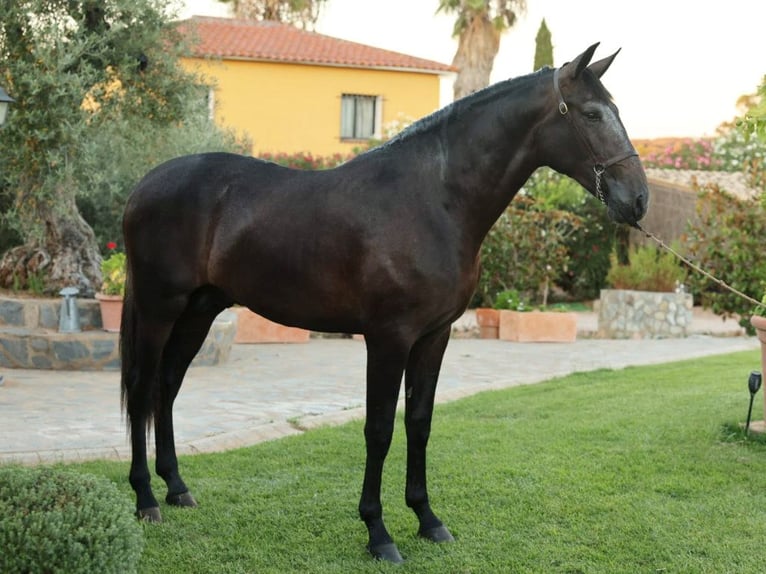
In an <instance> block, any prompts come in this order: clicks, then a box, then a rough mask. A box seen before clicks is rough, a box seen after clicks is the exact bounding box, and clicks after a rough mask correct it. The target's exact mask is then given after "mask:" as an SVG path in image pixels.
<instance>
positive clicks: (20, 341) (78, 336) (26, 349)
mask: <svg viewBox="0 0 766 574" xmlns="http://www.w3.org/2000/svg"><path fill="white" fill-rule="evenodd" d="M61 301H62V300H61V299H33V298H13V297H0V367H5V368H12V369H55V370H78V371H100V370H112V369H113V370H117V369H119V368H120V357H119V335H118V334H117V333H107V332H106V331H104V330H103V329H102V326H101V311H100V309H99V304H98V301H96V300H94V299H78V300H77V307H78V310H79V314H80V324H81V327H82V332H81V333H59V332H58V327H59V313H60V310H61ZM236 332H237V316H236V314H235V313H234V312H232V311H230V310H226V311H224V312H222V313H221V314H220V315H218V317H217V318H216V320H215V321H214V323H213V326H212V327H211V328H210V332H209V333H208V335H207V338H206V339H205V342H204V343H203V345H202V348H201V349H200V351H199V353H197V356H196V357H195V358H194V361H193V362H192V366H203V365H204V366H211V365H218V364H220V363H223V362H225V361H227V360H228V358H229V352H230V351H231V346H232V344H233V342H234V335H235V333H236Z"/></svg>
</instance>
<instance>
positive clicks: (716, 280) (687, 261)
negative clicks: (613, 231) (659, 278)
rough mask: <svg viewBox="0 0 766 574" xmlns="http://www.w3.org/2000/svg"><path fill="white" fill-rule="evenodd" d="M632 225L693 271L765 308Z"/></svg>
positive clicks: (649, 233) (765, 307)
mask: <svg viewBox="0 0 766 574" xmlns="http://www.w3.org/2000/svg"><path fill="white" fill-rule="evenodd" d="M634 225H635V227H636V229H638V230H639V231H641V232H642V233H644V234H645V235H646V236H647V237H648V238H650V239H653V240H654V241H656V242H657V243H658V244H659V246H660V247H662V248H663V249H665V250H666V251H668V252H670V253H672V254H673V255H675V256H676V257H677V258H678V259H680V260H681V261H683V262H684V263H685V264H686V265H688V266H689V267H691V268H692V269H694V270H695V271H697V272H699V273H702V274H703V275H704V276H705V277H707V278H708V279H710V280H711V281H713V282H714V283H716V284H717V285H720V286H721V287H723V288H724V289H728V290H729V291H731V292H732V293H734V294H735V295H738V296H740V297H742V298H743V299H746V300H747V301H749V302H750V303H752V304H753V305H756V306H757V307H761V308H763V309H766V304H764V303H761V302H760V301H756V300H755V299H753V298H752V297H750V295H746V294H744V293H743V292H742V291H739V290H738V289H735V288H734V287H732V286H731V285H729V284H728V283H726V282H725V281H723V280H721V279H719V278H718V277H714V276H713V275H711V274H710V273H708V272H707V271H705V270H704V269H703V268H702V267H700V266H699V265H697V264H696V263H694V262H692V261H690V260H689V259H687V258H686V257H684V256H683V255H681V254H680V253H678V251H676V250H675V249H673V248H672V247H670V246H669V245H668V244H667V243H665V242H664V241H663V240H662V239H660V238H659V237H657V236H656V235H655V234H654V233H651V232H650V231H647V230H646V229H644V228H643V227H641V226H640V225H639V224H638V222H636V223H635V224H634Z"/></svg>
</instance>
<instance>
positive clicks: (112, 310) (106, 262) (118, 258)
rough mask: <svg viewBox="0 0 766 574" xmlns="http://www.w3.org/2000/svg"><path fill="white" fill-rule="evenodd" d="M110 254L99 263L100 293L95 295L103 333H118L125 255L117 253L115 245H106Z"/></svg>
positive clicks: (124, 277)
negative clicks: (101, 278) (100, 276)
mask: <svg viewBox="0 0 766 574" xmlns="http://www.w3.org/2000/svg"><path fill="white" fill-rule="evenodd" d="M106 247H107V249H109V251H110V252H111V253H110V255H109V257H107V258H106V259H103V260H102V261H101V275H102V277H103V280H102V283H101V291H99V292H98V293H96V299H98V303H99V306H100V307H101V323H102V325H103V328H104V330H105V331H109V332H113V333H118V332H119V331H120V323H121V320H122V300H123V297H124V296H125V279H126V270H125V254H124V253H122V252H120V251H117V244H116V243H114V242H113V241H110V242H109V243H107V245H106Z"/></svg>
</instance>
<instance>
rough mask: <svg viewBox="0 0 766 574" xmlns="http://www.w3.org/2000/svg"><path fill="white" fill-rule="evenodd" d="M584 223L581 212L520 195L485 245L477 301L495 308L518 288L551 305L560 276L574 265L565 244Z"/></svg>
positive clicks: (479, 303) (533, 299) (491, 232)
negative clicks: (549, 298) (499, 298)
mask: <svg viewBox="0 0 766 574" xmlns="http://www.w3.org/2000/svg"><path fill="white" fill-rule="evenodd" d="M579 226H580V219H579V218H578V217H577V216H575V215H573V214H571V213H569V212H566V211H563V210H558V209H542V208H539V207H538V205H537V204H536V202H535V200H534V199H533V198H532V197H529V196H528V195H525V194H519V195H517V196H516V198H515V199H514V200H513V201H512V202H511V204H510V205H509V206H508V208H507V209H506V210H505V212H504V213H503V214H502V215H501V216H500V218H499V219H498V220H497V221H496V222H495V225H494V226H493V227H492V229H490V231H489V233H488V234H487V237H486V238H485V239H484V243H483V244H482V247H481V261H482V269H481V276H480V278H479V286H478V288H477V294H476V301H475V303H476V304H478V305H480V306H483V307H491V306H492V304H493V303H494V301H495V299H496V297H497V294H498V293H500V292H501V291H505V290H508V289H514V290H516V291H518V292H519V293H520V294H521V296H523V297H526V298H528V299H529V300H531V301H533V302H534V303H536V302H538V301H539V302H542V304H546V303H547V295H548V291H549V290H550V288H551V287H552V284H553V282H554V280H555V278H556V277H557V276H558V275H559V274H560V273H561V272H562V271H563V270H565V269H566V268H567V265H568V263H569V254H568V252H567V249H566V246H565V243H564V242H565V240H566V238H567V237H568V236H569V235H570V234H571V233H573V232H574V231H575V230H576V229H577V228H578V227H579Z"/></svg>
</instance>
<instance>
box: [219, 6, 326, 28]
mask: <svg viewBox="0 0 766 574" xmlns="http://www.w3.org/2000/svg"><path fill="white" fill-rule="evenodd" d="M219 2H225V3H227V4H232V5H233V11H234V17H235V18H239V19H241V20H274V21H276V22H285V23H287V24H300V25H301V27H302V28H304V29H305V28H310V27H311V26H313V25H314V24H315V23H316V21H317V18H318V17H319V10H320V9H321V7H322V4H324V3H325V2H327V0H219Z"/></svg>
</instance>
